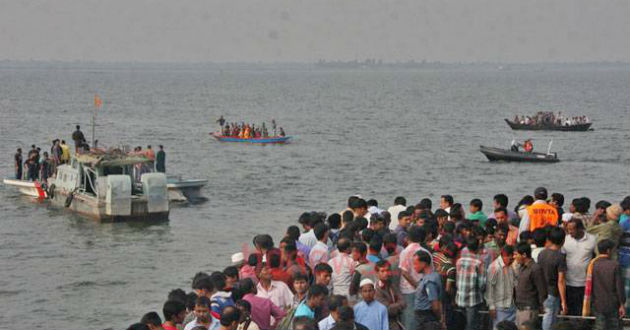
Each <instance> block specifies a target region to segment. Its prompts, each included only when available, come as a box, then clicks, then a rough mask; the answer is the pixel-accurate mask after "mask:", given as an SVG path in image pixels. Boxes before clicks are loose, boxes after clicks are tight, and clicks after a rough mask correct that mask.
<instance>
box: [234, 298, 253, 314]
mask: <svg viewBox="0 0 630 330" xmlns="http://www.w3.org/2000/svg"><path fill="white" fill-rule="evenodd" d="M234 305H236V307H241V308H243V309H244V310H246V311H248V312H251V311H252V304H250V303H249V301H247V300H244V299H240V300H237V301H236V302H235V303H234Z"/></svg>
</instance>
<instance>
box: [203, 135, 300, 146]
mask: <svg viewBox="0 0 630 330" xmlns="http://www.w3.org/2000/svg"><path fill="white" fill-rule="evenodd" d="M210 135H212V136H213V137H214V138H215V139H217V140H218V141H221V142H241V143H254V144H283V143H287V142H288V141H289V139H291V137H290V136H269V137H260V138H250V139H244V138H240V137H237V136H225V135H221V134H219V133H210Z"/></svg>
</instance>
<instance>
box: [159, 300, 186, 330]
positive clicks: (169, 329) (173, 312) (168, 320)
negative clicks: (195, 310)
mask: <svg viewBox="0 0 630 330" xmlns="http://www.w3.org/2000/svg"><path fill="white" fill-rule="evenodd" d="M162 312H163V313H164V320H165V321H164V324H162V328H164V330H178V329H177V325H178V324H181V323H182V322H183V321H184V318H185V317H186V306H185V305H184V304H183V303H181V302H179V301H175V300H169V301H167V302H165V303H164V307H163V308H162Z"/></svg>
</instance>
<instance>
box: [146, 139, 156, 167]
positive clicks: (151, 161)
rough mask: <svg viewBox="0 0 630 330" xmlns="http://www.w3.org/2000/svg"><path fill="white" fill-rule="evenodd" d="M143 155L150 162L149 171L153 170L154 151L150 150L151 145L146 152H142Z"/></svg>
mask: <svg viewBox="0 0 630 330" xmlns="http://www.w3.org/2000/svg"><path fill="white" fill-rule="evenodd" d="M144 154H145V156H146V157H147V158H149V160H150V162H149V164H148V165H149V168H151V170H153V169H155V151H153V148H151V145H148V146H147V150H146V151H145V152H144Z"/></svg>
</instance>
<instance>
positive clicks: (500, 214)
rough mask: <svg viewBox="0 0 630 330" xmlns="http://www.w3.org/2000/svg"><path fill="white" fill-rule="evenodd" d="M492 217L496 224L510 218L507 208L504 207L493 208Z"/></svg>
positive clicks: (505, 221)
mask: <svg viewBox="0 0 630 330" xmlns="http://www.w3.org/2000/svg"><path fill="white" fill-rule="evenodd" d="M494 218H495V219H496V220H497V224H499V223H508V221H509V220H510V219H509V218H508V212H507V209H506V208H504V207H499V208H496V209H494Z"/></svg>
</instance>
